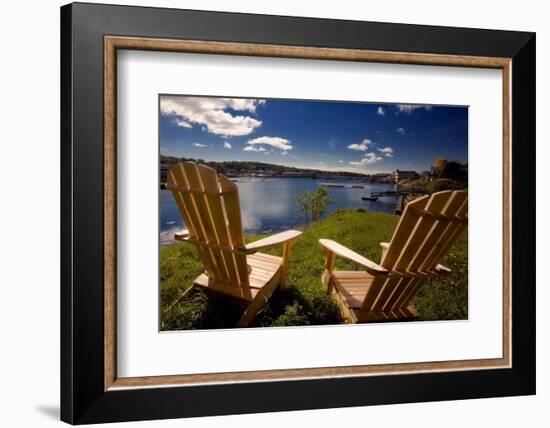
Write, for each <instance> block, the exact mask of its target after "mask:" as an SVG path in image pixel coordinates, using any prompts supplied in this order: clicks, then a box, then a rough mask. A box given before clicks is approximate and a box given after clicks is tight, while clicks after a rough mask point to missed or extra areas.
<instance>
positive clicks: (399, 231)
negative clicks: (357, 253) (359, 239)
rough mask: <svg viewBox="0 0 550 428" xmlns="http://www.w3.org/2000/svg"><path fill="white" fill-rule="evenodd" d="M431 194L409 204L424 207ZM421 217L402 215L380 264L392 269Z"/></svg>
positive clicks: (419, 207)
mask: <svg viewBox="0 0 550 428" xmlns="http://www.w3.org/2000/svg"><path fill="white" fill-rule="evenodd" d="M429 198H430V197H429V196H422V197H421V198H418V199H415V200H414V201H412V202H409V205H412V206H414V207H416V208H418V209H424V208H425V207H426V204H427V203H428V199H429ZM418 220H419V218H418V217H417V216H414V215H402V216H401V219H400V220H399V223H398V224H397V227H396V228H395V231H394V233H393V236H392V238H391V241H390V247H389V248H388V251H387V252H386V255H385V256H384V258H383V259H382V261H381V262H380V264H381V265H382V266H383V267H385V268H386V269H388V270H392V269H393V267H394V264H395V262H396V261H397V259H398V258H399V255H400V254H401V251H402V250H403V247H404V246H405V244H406V242H407V240H408V239H409V236H410V235H411V233H412V231H413V229H414V227H415V226H416V223H417V222H418Z"/></svg>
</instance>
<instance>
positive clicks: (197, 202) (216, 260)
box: [181, 162, 228, 283]
mask: <svg viewBox="0 0 550 428" xmlns="http://www.w3.org/2000/svg"><path fill="white" fill-rule="evenodd" d="M182 167H183V171H184V174H185V179H186V181H187V186H189V188H191V189H193V190H199V189H201V188H202V186H201V183H200V180H199V176H198V171H197V165H196V164H195V163H193V162H185V163H183V164H182ZM181 193H182V195H184V194H186V192H185V191H182V192H181ZM187 197H188V198H189V199H190V201H191V205H192V206H193V207H194V208H195V210H194V211H195V215H194V218H193V221H194V223H196V224H198V225H200V228H198V229H200V230H201V235H202V236H197V238H198V239H200V240H201V241H214V242H216V232H215V231H214V227H213V225H212V221H211V219H210V214H209V211H208V208H207V206H206V202H205V199H204V196H203V195H200V194H195V193H190V192H187ZM189 211H192V209H189ZM205 254H206V256H207V257H209V258H210V262H211V264H212V269H213V271H214V277H215V279H217V280H218V281H222V282H224V283H225V282H227V277H228V275H227V270H226V268H225V265H224V262H223V258H222V256H221V251H220V250H214V249H212V248H206V249H205Z"/></svg>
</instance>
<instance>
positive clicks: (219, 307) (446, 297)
mask: <svg viewBox="0 0 550 428" xmlns="http://www.w3.org/2000/svg"><path fill="white" fill-rule="evenodd" d="M398 219H399V217H397V216H393V215H388V214H382V213H373V212H367V211H363V210H342V211H337V212H335V213H334V214H332V215H331V216H329V217H328V218H327V219H325V220H323V221H321V222H318V223H314V224H311V225H309V226H308V227H307V228H306V229H305V230H304V233H303V235H302V236H301V237H300V239H299V241H298V242H297V243H296V245H295V246H294V248H293V252H292V257H291V262H290V269H289V273H288V281H287V289H285V290H283V291H277V292H276V293H275V294H274V295H273V297H272V298H271V299H270V300H269V302H268V304H267V305H266V307H265V308H264V309H262V310H261V311H260V313H259V314H258V316H257V317H256V320H255V321H254V324H253V325H254V326H282V325H315V324H334V323H339V322H341V320H340V319H339V316H338V311H337V307H336V304H335V303H334V301H333V300H332V298H331V297H330V296H327V295H326V294H325V293H324V292H323V290H322V287H321V279H320V278H321V273H322V267H323V253H322V251H321V247H320V246H319V243H318V239H319V238H328V239H334V240H336V241H338V242H340V243H341V244H343V245H346V246H347V247H349V248H351V249H353V250H354V251H357V252H358V253H360V254H362V255H364V256H366V257H368V258H369V259H371V260H374V261H377V262H378V261H379V260H380V247H379V243H380V242H389V240H390V239H391V235H392V233H393V230H394V228H395V226H396V224H397V221H398ZM261 237H262V235H255V236H248V237H247V242H250V241H254V240H256V239H259V238H261ZM266 252H268V253H271V254H276V255H281V248H274V249H272V250H268V251H266ZM443 264H444V265H446V266H447V267H449V268H451V269H452V270H453V273H452V274H451V275H450V276H449V277H448V278H446V279H440V280H433V281H432V282H431V283H429V282H426V283H425V284H424V285H423V286H422V287H421V289H420V291H419V293H418V294H417V296H416V298H415V300H414V302H413V303H414V304H415V305H416V308H417V310H418V312H419V315H420V317H421V319H424V320H438V319H465V318H467V316H468V312H467V311H468V306H467V304H468V283H467V278H468V276H467V273H468V241H467V233H466V232H464V233H463V234H462V235H461V237H460V238H459V239H458V241H457V242H456V243H455V245H454V246H453V248H452V249H451V251H450V253H449V255H448V256H447V257H446V259H445V260H444V263H443ZM160 266H161V306H162V308H163V315H162V317H161V324H162V329H163V330H179V329H196V328H224V327H226V328H227V327H232V326H233V325H234V324H235V323H236V321H237V320H238V319H239V317H240V313H241V311H242V309H241V308H239V307H238V306H236V305H234V304H231V303H228V301H227V299H224V298H223V297H216V296H212V295H210V294H207V293H205V292H204V291H202V290H199V289H197V287H195V288H194V289H192V290H191V291H190V292H189V293H188V294H187V295H186V296H185V297H184V299H183V300H182V301H181V302H180V303H178V304H176V305H172V303H173V302H174V301H175V300H176V299H177V298H178V297H179V296H181V294H182V293H183V292H184V291H185V290H186V289H187V288H188V287H189V286H190V285H191V283H192V281H193V279H194V278H195V277H197V276H198V275H199V274H200V273H201V271H202V269H203V268H202V264H201V262H200V260H199V259H198V257H197V256H196V253H195V250H194V248H193V246H191V245H188V244H176V245H172V246H169V247H165V248H162V249H161V254H160ZM336 268H337V269H347V270H355V269H357V266H355V265H353V264H351V263H350V262H348V261H347V260H344V259H342V258H337V260H336Z"/></svg>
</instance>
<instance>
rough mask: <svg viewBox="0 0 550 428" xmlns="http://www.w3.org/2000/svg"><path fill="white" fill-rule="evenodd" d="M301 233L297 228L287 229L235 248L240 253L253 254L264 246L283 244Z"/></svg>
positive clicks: (293, 239) (296, 237)
mask: <svg viewBox="0 0 550 428" xmlns="http://www.w3.org/2000/svg"><path fill="white" fill-rule="evenodd" d="M301 234H302V232H300V231H299V230H287V231H285V232H281V233H277V234H276V235H271V236H268V237H267V238H263V239H260V240H258V241H254V242H251V243H250V244H246V245H243V246H241V247H240V248H237V252H238V253H241V254H254V253H255V252H257V251H260V250H263V249H264V248H269V247H273V246H274V245H278V244H283V243H285V242H291V241H295V240H296V239H298V237H299V236H300V235H301Z"/></svg>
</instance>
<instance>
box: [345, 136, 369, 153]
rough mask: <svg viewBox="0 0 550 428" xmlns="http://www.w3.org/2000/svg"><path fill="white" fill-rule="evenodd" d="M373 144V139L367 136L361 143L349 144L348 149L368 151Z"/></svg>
mask: <svg viewBox="0 0 550 428" xmlns="http://www.w3.org/2000/svg"><path fill="white" fill-rule="evenodd" d="M371 144H372V141H371V140H369V139H367V138H365V139H364V140H363V141H361V142H360V143H359V144H350V145H349V146H348V149H350V150H355V151H358V152H366V151H367V149H368V148H369V146H370V145H371Z"/></svg>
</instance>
